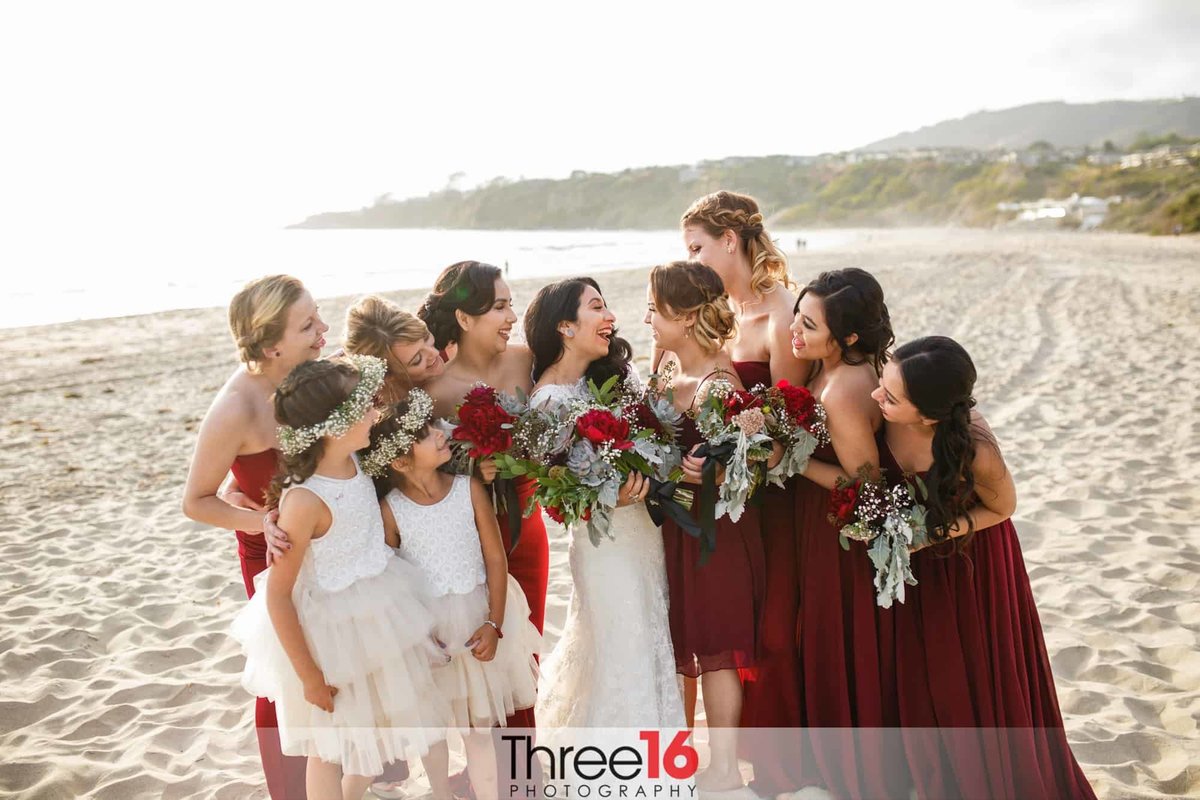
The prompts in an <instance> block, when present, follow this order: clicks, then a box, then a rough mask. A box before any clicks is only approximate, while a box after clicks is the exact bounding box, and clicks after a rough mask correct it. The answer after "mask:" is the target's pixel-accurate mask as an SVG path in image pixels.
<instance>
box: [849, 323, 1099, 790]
mask: <svg viewBox="0 0 1200 800" xmlns="http://www.w3.org/2000/svg"><path fill="white" fill-rule="evenodd" d="M974 386H975V366H974V364H972V362H971V358H970V356H969V355H967V352H966V351H965V350H964V349H963V348H962V347H961V346H960V345H959V344H958V343H957V342H955V341H954V340H952V339H948V338H946V337H944V336H929V337H926V338H923V339H917V340H916V341H913V342H910V343H908V344H906V345H904V346H903V347H900V348H899V349H897V350H896V353H895V356H894V359H893V360H892V362H891V363H889V364H888V365H887V366H886V367H885V368H884V371H883V378H882V381H881V384H880V386H879V387H878V388H877V389H876V390H875V392H874V394H873V395H872V396H873V397H874V398H875V400H876V401H877V402H878V403H879V408H880V410H881V412H882V414H883V416H884V418H885V419H886V423H885V427H886V435H885V442H886V446H885V448H884V452H883V457H884V463H885V465H886V466H887V467H888V477H889V478H890V479H891V480H892V481H893V482H894V481H896V480H898V479H899V476H900V475H902V474H903V473H919V474H921V475H923V476H924V483H925V485H926V487H927V488H928V491H929V496H928V499H927V500H926V501H925V503H924V504H925V506H926V508H927V511H928V522H929V531H930V539H931V540H932V541H933V545H932V546H931V547H928V548H926V549H924V550H922V551H919V552H917V553H914V555H913V561H912V566H913V573H914V575H915V577H916V578H917V585H916V586H914V587H909V588H908V591H907V592H906V598H905V602H904V604H903V605H898V606H896V607H895V610H894V618H895V654H894V661H893V662H892V664H891V666H892V668H893V669H894V670H895V672H896V675H897V679H898V682H899V694H898V696H899V702H900V724H901V725H903V726H904V727H905V728H919V729H922V730H920V731H906V735H905V747H906V750H907V755H908V761H909V768H910V772H911V774H912V777H913V780H914V782H915V784H916V789H917V796H918V797H922V798H925V797H930V798H934V797H1012V798H1018V797H1019V798H1046V799H1047V800H1049V798H1094V797H1095V794H1094V793H1093V792H1092V789H1091V787H1090V786H1089V785H1088V782H1087V779H1086V778H1085V777H1084V775H1083V772H1082V770H1080V768H1079V764H1078V763H1077V762H1076V761H1075V757H1074V755H1072V753H1071V749H1070V746H1069V745H1068V743H1067V739H1066V735H1065V733H1064V731H1063V721H1062V714H1061V713H1060V711H1059V707H1058V697H1057V695H1056V693H1055V689H1054V676H1053V674H1051V669H1050V659H1049V658H1048V657H1047V655H1046V644H1045V641H1044V640H1043V637H1042V626H1041V623H1040V622H1039V620H1038V613H1037V608H1036V606H1035V604H1034V600H1033V594H1032V592H1031V591H1030V587H1029V575H1028V573H1027V572H1026V571H1025V562H1024V559H1023V558H1022V556H1021V545H1020V542H1019V541H1018V539H1017V532H1016V530H1015V528H1014V527H1013V524H1012V522H1011V520H1010V519H1009V517H1010V515H1011V514H1012V512H1013V510H1014V509H1015V508H1016V503H1017V497H1016V490H1015V488H1014V486H1013V480H1012V475H1011V473H1010V472H1009V471H1008V468H1007V467H1006V466H1005V463H1004V457H1003V456H1002V455H1001V453H1000V448H999V445H998V444H997V443H996V439H995V437H994V436H993V435H992V432H991V430H990V429H989V428H988V425H987V422H986V421H985V420H984V419H983V417H982V416H981V415H980V414H979V413H978V412H977V411H973V410H972V409H973V407H974V405H975V399H974V397H972V390H973V389H974ZM934 728H940V729H943V730H941V731H937V732H933V731H931V730H930V729H934ZM946 728H954V729H960V730H955V731H953V732H949V731H946V730H945V729H946Z"/></svg>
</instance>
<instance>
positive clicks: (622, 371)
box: [525, 278, 633, 386]
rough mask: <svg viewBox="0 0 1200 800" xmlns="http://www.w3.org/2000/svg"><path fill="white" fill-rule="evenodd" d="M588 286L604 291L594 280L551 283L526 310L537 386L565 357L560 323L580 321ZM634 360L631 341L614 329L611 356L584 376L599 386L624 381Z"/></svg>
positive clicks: (610, 342)
mask: <svg viewBox="0 0 1200 800" xmlns="http://www.w3.org/2000/svg"><path fill="white" fill-rule="evenodd" d="M588 286H591V287H592V288H593V289H595V290H596V291H597V292H599V291H600V284H598V283H596V281H594V280H592V279H591V278H569V279H567V280H565V281H558V282H557V283H551V284H548V285H546V286H543V287H542V288H541V289H539V290H538V293H537V294H536V295H535V296H534V298H533V302H531V303H530V304H529V307H528V308H527V309H525V341H526V342H527V343H528V344H529V349H530V350H531V351H533V381H534V383H537V380H538V378H540V377H542V373H543V372H545V371H546V369H547V367H549V366H550V365H551V364H554V363H555V362H556V361H558V360H559V359H560V358H562V354H563V350H564V349H565V346H564V344H563V335H562V333H560V332H559V330H558V325H559V323H560V322H578V321H579V298H580V297H582V296H583V292H584V289H586V288H587V287H588ZM603 295H604V293H603V292H601V296H602V297H603ZM632 358H633V348H632V347H630V346H629V342H627V341H625V340H624V339H622V338H620V337H618V336H617V329H616V328H615V327H614V328H613V332H612V336H611V337H610V338H609V340H608V355H606V356H604V357H603V358H598V359H596V360H595V361H593V362H592V363H590V364H588V368H587V372H585V373H584V377H585V378H587V379H588V380H591V381H595V383H596V385H597V386H601V385H603V384H604V382H605V381H606V380H608V379H609V378H611V377H613V376H614V375H617V376H620V377H621V378H624V377H625V375H626V374H628V372H629V362H630V360H631V359H632Z"/></svg>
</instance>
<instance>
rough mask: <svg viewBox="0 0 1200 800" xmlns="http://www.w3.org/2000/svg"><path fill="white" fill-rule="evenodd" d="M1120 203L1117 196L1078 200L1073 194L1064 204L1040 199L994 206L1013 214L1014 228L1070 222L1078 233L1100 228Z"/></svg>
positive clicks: (1047, 198) (1051, 199) (998, 209)
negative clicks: (1109, 213) (1113, 207)
mask: <svg viewBox="0 0 1200 800" xmlns="http://www.w3.org/2000/svg"><path fill="white" fill-rule="evenodd" d="M1120 202H1121V198H1120V197H1119V196H1117V195H1114V196H1112V197H1080V196H1079V195H1078V194H1072V195H1071V196H1070V197H1068V198H1066V199H1064V200H1055V199H1053V198H1050V197H1043V198H1042V199H1041V200H1030V201H1026V202H1023V203H997V204H996V210H997V211H1002V212H1005V213H1008V214H1013V213H1015V214H1016V217H1015V218H1014V219H1013V222H1014V223H1015V224H1024V225H1030V224H1033V225H1037V224H1045V223H1047V222H1049V223H1056V224H1062V223H1064V222H1066V221H1068V220H1070V221H1073V222H1074V223H1075V224H1076V225H1077V226H1078V227H1079V229H1080V230H1084V231H1090V230H1092V229H1093V228H1098V227H1100V224H1101V223H1103V222H1104V218H1105V217H1106V216H1108V207H1109V206H1110V205H1115V204H1117V203H1120Z"/></svg>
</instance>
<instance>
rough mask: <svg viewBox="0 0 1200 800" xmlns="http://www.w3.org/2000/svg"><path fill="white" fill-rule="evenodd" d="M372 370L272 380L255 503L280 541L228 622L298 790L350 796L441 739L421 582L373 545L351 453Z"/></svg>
mask: <svg viewBox="0 0 1200 800" xmlns="http://www.w3.org/2000/svg"><path fill="white" fill-rule="evenodd" d="M384 371H385V365H384V363H383V361H381V360H380V359H376V358H371V357H369V356H350V357H348V358H345V359H335V360H332V361H309V362H307V363H305V364H301V365H300V366H298V367H296V369H294V370H293V371H292V372H291V373H290V374H289V375H288V376H287V378H286V379H284V381H283V383H282V384H280V386H279V388H278V390H277V391H276V393H275V398H274V403H275V418H276V420H277V421H278V422H279V423H280V424H281V427H280V428H279V442H280V450H281V452H282V453H283V456H284V470H283V474H282V475H281V476H278V477H277V478H276V479H275V482H274V483H273V484H272V486H271V490H270V492H269V493H268V501H269V502H270V503H271V504H272V505H273V504H274V502H275V501H278V503H279V506H280V519H279V524H280V525H282V526H283V528H284V529H285V530H287V532H288V535H289V539H290V541H291V543H292V547H293V548H294V552H292V553H291V554H289V557H288V558H286V559H282V560H280V561H277V562H276V563H275V565H274V566H272V567H271V568H270V569H268V570H266V571H265V572H263V573H261V574H260V575H259V576H258V577H257V578H256V584H257V589H258V591H257V592H256V593H255V595H254V597H253V599H252V600H251V601H250V603H249V604H248V605H247V606H246V607H245V608H244V609H243V610H242V611H241V612H240V613H239V614H238V616H237V618H236V619H235V621H234V623H233V635H234V637H235V638H236V639H238V640H239V641H240V642H241V644H242V648H243V650H244V652H245V654H246V668H245V672H244V673H243V675H242V685H243V686H244V687H245V688H246V689H247V690H248V691H250V692H252V693H254V694H256V695H258V696H261V697H269V698H271V699H272V700H274V701H275V703H276V704H277V707H278V714H279V736H280V741H281V743H282V747H283V751H284V752H285V753H288V754H290V755H305V756H308V771H307V780H306V783H307V787H308V797H309V798H310V800H325V798H338V799H339V800H341V798H355V800H358V798H360V797H362V794H363V792H364V791H365V790H366V788H367V785H368V784H369V783H370V780H371V776H375V775H378V774H380V772H381V771H382V770H383V765H384V764H385V763H387V762H390V761H394V760H396V759H399V758H403V757H405V755H406V754H409V755H418V754H423V753H424V752H426V751H427V750H428V748H429V746H430V745H431V744H433V743H434V742H437V741H439V740H442V739H444V737H445V728H446V724H447V721H448V720H449V719H450V709H449V707H448V705H447V703H446V702H445V701H444V700H443V699H442V695H441V693H440V692H438V691H436V690H435V688H434V682H433V676H432V673H431V667H430V665H431V663H439V662H441V663H444V660H445V656H444V655H443V654H442V653H441V652H440V651H439V650H438V648H437V645H436V643H435V642H434V641H433V639H432V638H431V633H432V626H433V617H432V615H431V613H430V611H429V609H428V608H427V607H426V605H425V604H424V603H423V601H422V600H421V599H419V597H418V595H417V593H416V592H417V591H418V590H420V591H423V588H421V587H423V586H424V581H423V579H422V578H421V576H420V574H419V573H418V572H417V571H416V570H415V569H414V568H413V567H412V565H410V564H408V563H406V562H405V561H403V560H402V559H400V558H397V557H396V556H395V554H394V553H393V551H392V550H391V548H389V547H388V546H387V544H386V543H385V541H384V530H383V521H382V519H381V517H380V514H379V506H378V504H377V503H378V501H377V499H376V495H375V487H374V485H373V484H372V482H371V480H370V478H368V477H367V476H366V475H365V474H364V473H363V472H361V471H360V469H359V466H358V460H357V457H356V456H355V451H356V450H359V449H362V448H364V447H366V446H367V444H368V443H369V436H370V429H371V426H372V425H373V424H374V423H375V422H376V421H378V419H379V412H378V410H376V409H375V407H374V400H375V395H376V393H377V392H378V391H379V388H380V386H381V385H382V383H383V377H384ZM263 582H265V591H264V590H263V588H264V587H263Z"/></svg>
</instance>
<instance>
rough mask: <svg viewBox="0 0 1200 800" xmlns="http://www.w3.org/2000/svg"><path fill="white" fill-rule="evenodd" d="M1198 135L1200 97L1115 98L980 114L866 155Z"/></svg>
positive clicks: (894, 139) (892, 140)
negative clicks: (899, 151)
mask: <svg viewBox="0 0 1200 800" xmlns="http://www.w3.org/2000/svg"><path fill="white" fill-rule="evenodd" d="M1168 133H1176V134H1179V135H1180V136H1185V137H1195V136H1200V97H1187V98H1184V99H1182V100H1138V101H1132V100H1112V101H1107V102H1103V103H1086V104H1072V103H1063V102H1050V103H1032V104H1030V105H1024V106H1017V107H1016V108H1006V109H1004V110H1003V111H980V112H977V113H975V114H970V115H968V116H966V117H963V118H962V119H952V120H946V121H944V122H939V123H937V124H936V125H929V126H926V127H924V128H920V129H918V130H916V131H910V132H906V133H901V134H898V135H896V136H891V137H888V138H887V139H880V140H879V141H877V142H872V143H870V144H868V145H865V146H863V147H860V148H859V150H864V151H894V150H910V149H921V148H931V147H964V148H969V149H973V150H993V149H997V148H1004V149H1019V148H1024V147H1028V146H1030V145H1031V144H1033V143H1034V142H1038V141H1042V142H1049V143H1050V144H1052V145H1054V146H1055V147H1097V148H1098V147H1102V146H1103V145H1104V143H1105V142H1106V141H1108V142H1112V143H1113V144H1115V145H1116V146H1118V147H1128V146H1130V145H1132V144H1133V143H1134V142H1135V141H1136V140H1137V139H1138V137H1139V136H1142V135H1144V134H1150V135H1156V136H1160V135H1164V134H1168Z"/></svg>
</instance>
